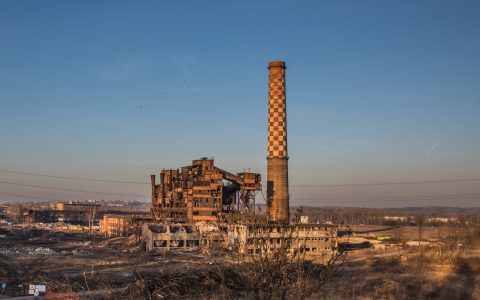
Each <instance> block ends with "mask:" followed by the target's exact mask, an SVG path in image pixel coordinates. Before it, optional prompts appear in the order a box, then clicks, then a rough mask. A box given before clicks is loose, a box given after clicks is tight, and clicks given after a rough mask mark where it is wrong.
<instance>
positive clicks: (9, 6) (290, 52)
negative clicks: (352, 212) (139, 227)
mask: <svg viewBox="0 0 480 300" xmlns="http://www.w3.org/2000/svg"><path fill="white" fill-rule="evenodd" d="M479 15H480V1H476V0H455V1H454V0H452V1H440V0H432V1H119V0H115V1H93V0H92V1H49V0H45V1H27V0H21V1H13V0H12V1H8V0H5V1H1V2H0V201H3V202H9V201H34V200H66V201H68V200H86V199H105V200H114V199H121V200H145V201H148V200H149V193H150V187H149V185H148V182H149V175H150V174H158V173H159V172H160V170H161V169H162V168H177V167H181V166H185V165H188V164H190V163H191V160H193V159H197V158H199V157H204V156H207V157H214V158H215V161H216V164H217V165H218V166H220V167H221V168H223V169H226V170H229V171H231V172H240V171H243V170H244V169H245V170H248V169H250V171H252V172H258V173H261V174H262V178H266V159H265V158H266V146H267V96H268V91H267V87H268V73H267V65H268V62H269V61H271V60H284V61H285V62H286V65H287V70H286V72H287V75H286V76H287V120H288V143H289V144H288V147H289V157H290V159H289V180H290V193H291V204H292V205H304V206H305V205H311V206H360V207H404V206H463V207H469V206H477V207H478V206H480V117H479V115H480V38H479V37H480V18H479V17H478V16H479ZM23 173H29V174H37V175H48V176H57V177H72V178H86V179H100V180H107V181H126V182H130V183H115V182H105V181H92V180H90V181H88V180H79V179H66V178H54V177H45V176H35V175H27V174H23ZM432 181H433V182H432ZM439 181H440V182H439ZM392 183H395V184H392ZM264 185H265V183H264ZM260 201H261V199H260Z"/></svg>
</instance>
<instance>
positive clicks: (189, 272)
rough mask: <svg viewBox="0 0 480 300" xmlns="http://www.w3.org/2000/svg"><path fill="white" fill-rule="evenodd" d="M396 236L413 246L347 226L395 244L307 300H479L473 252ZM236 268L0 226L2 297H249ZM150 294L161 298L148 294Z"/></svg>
mask: <svg viewBox="0 0 480 300" xmlns="http://www.w3.org/2000/svg"><path fill="white" fill-rule="evenodd" d="M399 231H401V236H402V240H404V241H408V240H410V239H411V240H415V239H416V238H417V239H418V228H416V227H405V228H392V227H385V226H359V227H353V228H352V236H353V237H356V238H362V239H366V240H372V241H373V240H377V237H378V236H391V237H395V241H392V240H388V241H382V243H389V244H391V245H393V246H389V247H386V248H382V249H373V248H368V249H358V250H354V251H348V253H347V254H346V260H345V262H344V263H341V264H338V266H337V267H336V271H335V274H334V276H332V278H330V279H329V281H328V282H327V283H326V284H325V285H324V286H323V287H322V288H321V289H319V290H318V292H316V293H315V295H314V296H313V297H312V299H480V247H476V246H475V245H474V244H469V245H462V247H458V245H457V244H458V243H457V241H449V240H448V239H447V238H448V236H449V233H448V230H447V229H446V228H443V229H440V230H439V229H438V228H435V227H431V228H430V227H428V228H424V229H423V232H422V239H424V240H425V241H429V242H431V243H432V244H431V245H430V246H422V247H415V246H405V245H404V244H403V245H401V244H400V243H397V242H398V241H399V240H398V238H397V237H398V236H399V233H398V232H399ZM439 231H440V235H439ZM443 233H445V234H444V235H442V234H443ZM439 239H443V242H442V243H437V244H435V243H434V242H435V241H437V242H438V241H439ZM452 242H453V244H452ZM439 245H440V246H439ZM452 245H454V246H452ZM467 246H468V247H467ZM238 268H239V266H237V265H235V264H234V263H233V261H231V260H229V256H228V255H226V253H225V252H220V251H213V250H210V251H205V250H196V251H190V252H179V251H170V252H166V253H145V252H142V251H140V248H139V247H138V245H137V243H136V241H135V240H134V239H133V238H113V239H107V238H104V237H101V236H94V235H90V234H88V233H86V232H65V231H62V230H56V229H51V228H32V227H29V228H21V227H12V226H10V227H0V281H1V282H7V284H8V285H7V288H6V289H5V295H7V296H21V295H25V294H26V290H27V287H28V284H32V283H34V284H47V286H48V288H49V289H50V290H52V291H55V292H56V293H58V294H57V295H60V296H61V297H60V298H64V299H78V298H75V297H73V298H68V297H66V296H65V295H77V296H76V297H80V298H85V299H112V298H116V299H124V298H125V299H145V298H147V299H148V298H152V299H162V297H165V296H168V297H167V298H173V299H175V298H186V299H226V298H231V299H239V298H248V297H247V296H246V294H245V293H244V288H245V287H244V283H243V282H242V280H241V277H239V276H238V274H239V272H238V270H239V269H238ZM152 285H154V288H152ZM153 290H154V291H157V292H158V291H161V294H158V295H151V294H149V293H150V291H153ZM132 295H133V296H132Z"/></svg>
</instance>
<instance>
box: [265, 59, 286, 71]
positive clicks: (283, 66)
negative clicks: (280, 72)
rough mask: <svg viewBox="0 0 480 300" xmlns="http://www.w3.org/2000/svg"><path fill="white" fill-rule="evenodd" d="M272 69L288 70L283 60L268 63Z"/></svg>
mask: <svg viewBox="0 0 480 300" xmlns="http://www.w3.org/2000/svg"><path fill="white" fill-rule="evenodd" d="M272 67H281V68H284V69H285V68H286V66H285V62H284V61H282V60H274V61H271V62H269V63H268V68H269V69H270V68H272Z"/></svg>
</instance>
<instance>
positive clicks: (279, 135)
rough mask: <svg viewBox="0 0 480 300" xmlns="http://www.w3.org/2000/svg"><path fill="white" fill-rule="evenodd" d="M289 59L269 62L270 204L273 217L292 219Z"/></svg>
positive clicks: (268, 153) (276, 218)
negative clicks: (290, 195) (290, 199)
mask: <svg viewBox="0 0 480 300" xmlns="http://www.w3.org/2000/svg"><path fill="white" fill-rule="evenodd" d="M285 69H286V66H285V62H283V61H271V62H270V63H269V65H268V71H269V72H268V73H269V76H268V77H269V89H268V149H267V155H268V156H267V199H266V200H267V208H268V214H269V217H270V220H271V221H272V222H276V223H288V222H289V217H290V214H289V207H290V205H289V193H288V151H287V101H286V88H285Z"/></svg>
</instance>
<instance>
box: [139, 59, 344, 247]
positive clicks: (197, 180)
mask: <svg viewBox="0 0 480 300" xmlns="http://www.w3.org/2000/svg"><path fill="white" fill-rule="evenodd" d="M285 70H286V66H285V62H283V61H272V62H270V63H269V66H268V72H269V92H268V146H267V187H266V194H267V197H266V199H265V200H266V203H267V212H266V214H265V215H263V216H262V217H263V218H243V219H242V218H237V219H235V220H234V221H233V222H232V218H229V216H230V215H233V214H237V215H238V214H239V215H242V214H253V215H255V213H256V209H255V206H256V203H255V198H256V196H257V194H258V193H259V192H260V191H261V190H262V185H261V176H260V174H257V173H251V172H241V173H236V174H233V173H230V172H228V171H225V170H223V169H220V168H218V167H217V166H215V165H214V160H213V159H211V158H206V157H204V158H201V159H198V160H193V162H192V165H190V166H185V167H182V168H180V169H169V170H165V169H164V170H162V171H161V172H160V180H159V183H158V184H157V182H156V176H155V175H151V178H150V179H151V188H152V190H151V193H152V199H151V201H152V208H151V217H152V220H153V221H154V223H152V224H144V225H143V227H142V238H143V243H144V245H145V246H144V248H145V249H146V250H148V251H154V250H156V249H171V248H188V247H197V246H199V245H210V244H212V243H211V242H212V240H214V239H213V238H212V236H216V238H215V242H216V243H215V244H216V245H218V244H221V245H222V246H223V247H228V248H230V249H235V250H236V251H238V252H239V253H258V254H267V253H270V252H271V251H274V250H275V249H277V248H278V247H284V246H285V245H287V244H288V247H289V249H290V251H291V252H292V253H293V252H298V251H301V252H303V253H306V254H311V255H315V256H318V255H325V254H326V253H330V252H331V251H332V249H336V247H337V244H336V238H335V237H336V235H337V227H336V226H332V225H326V224H294V223H290V204H289V190H288V148H287V110H286V80H285ZM207 224H215V226H214V229H213V230H209V231H208V234H199V232H201V231H205V230H204V228H205V226H209V225H207ZM210 226H211V225H210ZM218 237H220V238H218Z"/></svg>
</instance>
